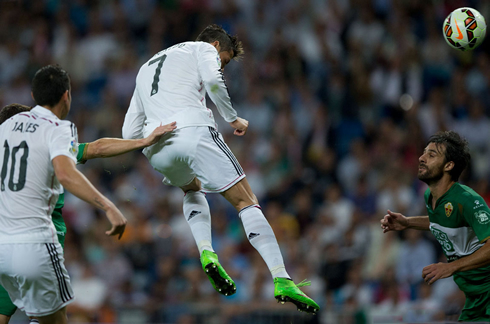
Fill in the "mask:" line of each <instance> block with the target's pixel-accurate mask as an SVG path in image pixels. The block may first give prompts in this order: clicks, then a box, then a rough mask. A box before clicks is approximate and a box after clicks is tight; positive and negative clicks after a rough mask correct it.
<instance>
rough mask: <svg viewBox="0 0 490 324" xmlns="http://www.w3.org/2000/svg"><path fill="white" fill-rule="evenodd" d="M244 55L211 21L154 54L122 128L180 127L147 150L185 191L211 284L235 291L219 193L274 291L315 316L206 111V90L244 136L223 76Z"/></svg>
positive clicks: (130, 134) (138, 131)
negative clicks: (217, 221) (217, 245)
mask: <svg viewBox="0 0 490 324" xmlns="http://www.w3.org/2000/svg"><path fill="white" fill-rule="evenodd" d="M242 54H243V48H242V43H241V42H240V41H239V40H238V39H237V37H236V36H230V35H228V34H227V33H226V31H224V30H223V29H222V28H221V27H219V26H217V25H210V26H208V27H206V28H205V29H204V30H203V31H202V32H201V34H200V35H199V36H198V37H197V40H196V41H195V42H192V41H191V42H184V43H180V44H177V45H174V46H172V47H169V48H167V49H165V50H163V51H161V52H159V53H157V54H155V55H154V56H153V57H152V58H151V59H150V60H149V61H148V62H146V63H145V64H143V66H142V67H141V69H140V70H139V73H138V75H137V77H136V88H135V90H134V93H133V97H132V99H131V103H130V106H129V109H128V112H127V114H126V117H125V120H124V125H123V130H122V133H123V138H128V139H131V138H141V137H143V136H145V135H146V134H149V133H150V132H151V131H152V130H153V129H154V128H155V127H156V126H158V125H159V124H160V123H161V122H163V123H167V122H168V121H176V122H177V129H176V130H175V131H174V132H173V133H172V134H168V135H165V136H164V137H163V138H162V139H161V140H160V142H159V143H157V144H155V145H153V146H151V147H148V148H146V149H145V150H144V151H143V153H144V154H145V156H146V157H147V158H148V160H149V161H150V163H151V165H152V166H153V168H155V170H157V171H159V172H160V173H162V174H163V175H164V177H165V178H164V183H165V184H168V185H173V186H176V187H180V188H181V189H182V190H183V191H184V193H185V194H184V206H183V207H184V208H183V209H184V216H185V218H186V220H187V222H188V224H189V226H190V228H191V230H192V234H193V236H194V239H195V241H196V243H197V247H198V248H199V253H200V255H201V263H202V267H203V269H204V271H205V272H206V274H207V276H208V278H209V280H210V281H211V284H212V285H213V287H214V288H215V289H216V291H218V292H220V293H221V294H223V295H232V294H234V293H235V291H236V287H235V283H234V282H233V280H232V279H231V278H230V276H229V275H228V274H227V273H226V272H225V270H224V269H223V267H222V266H221V265H220V263H219V261H218V256H217V255H216V253H215V252H214V250H213V247H212V244H211V242H212V240H211V215H210V210H209V205H208V202H207V200H206V197H205V194H204V193H205V192H206V193H220V194H221V195H223V197H225V198H226V199H227V200H228V201H229V202H230V203H231V204H232V205H233V206H234V207H235V208H236V210H237V211H238V214H239V217H240V219H241V220H242V223H243V226H244V229H245V232H246V235H247V237H248V239H249V241H250V243H251V244H252V245H253V246H254V248H255V249H256V250H257V251H258V252H259V253H260V255H261V256H262V258H263V259H264V261H265V263H266V264H267V266H268V268H269V270H270V272H271V274H272V277H273V279H274V285H275V289H274V296H275V298H276V299H277V300H278V301H281V302H286V301H289V302H293V303H294V304H295V305H296V306H297V307H298V309H299V310H301V311H306V312H309V313H316V312H317V311H318V309H319V306H318V304H317V303H315V301H313V300H312V299H311V298H309V297H308V296H306V295H305V294H304V293H303V292H302V291H301V290H299V289H298V286H301V285H299V284H298V285H296V284H294V282H293V281H292V280H291V278H290V276H289V274H288V273H287V272H286V268H285V266H284V261H283V258H282V255H281V251H280V250H279V245H278V244H277V240H276V237H275V235H274V232H273V231H272V228H271V226H270V225H269V222H268V221H267V220H266V218H265V217H264V215H263V214H262V210H261V208H260V206H259V203H258V201H257V198H256V197H255V195H254V194H253V192H252V189H251V188H250V185H249V183H248V181H247V179H246V178H245V173H244V172H243V169H242V167H241V166H240V164H239V163H238V161H237V159H236V158H235V156H234V155H233V153H232V152H231V150H230V149H229V148H228V146H227V145H226V144H225V142H224V140H223V137H222V136H221V134H220V133H219V132H218V131H217V130H216V123H215V120H214V117H213V113H212V111H211V110H210V109H208V108H206V99H205V98H206V93H207V94H208V95H209V97H210V98H211V100H212V101H213V102H214V103H215V104H216V107H217V109H218V112H219V113H220V115H221V116H222V117H223V118H224V119H225V120H226V121H227V122H228V123H229V124H230V126H231V127H233V128H234V129H235V131H234V134H235V135H237V136H243V135H245V133H246V132H247V128H248V121H247V120H245V119H242V118H240V117H238V116H237V113H236V111H235V109H233V106H232V104H231V101H230V97H229V94H228V89H227V87H226V84H225V80H224V77H223V69H224V67H225V66H226V65H227V64H228V63H229V62H230V61H231V60H232V59H235V60H238V59H239V58H240V56H241V55H242Z"/></svg>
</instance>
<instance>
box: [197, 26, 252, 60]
mask: <svg viewBox="0 0 490 324" xmlns="http://www.w3.org/2000/svg"><path fill="white" fill-rule="evenodd" d="M196 41H197V42H206V43H212V42H214V41H218V42H219V45H220V47H221V50H222V51H230V50H231V51H233V59H234V60H236V61H238V60H239V59H240V58H241V57H242V55H243V45H242V42H241V41H239V40H238V37H237V36H231V35H230V34H228V33H227V32H226V31H225V30H224V29H223V28H221V27H220V26H218V25H216V24H212V25H209V26H207V27H206V28H204V30H203V31H202V32H201V33H200V34H199V36H197V38H196Z"/></svg>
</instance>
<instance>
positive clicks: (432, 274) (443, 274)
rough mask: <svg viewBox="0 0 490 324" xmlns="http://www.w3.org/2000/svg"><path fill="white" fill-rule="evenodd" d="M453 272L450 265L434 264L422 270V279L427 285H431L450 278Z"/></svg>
mask: <svg viewBox="0 0 490 324" xmlns="http://www.w3.org/2000/svg"><path fill="white" fill-rule="evenodd" d="M454 272H455V270H454V268H453V266H452V265H451V263H442V262H439V263H434V264H430V265H428V266H426V267H425V268H424V269H423V270H422V278H424V281H425V282H427V284H429V285H432V284H433V283H434V282H436V281H437V280H439V279H444V278H447V277H450V276H452V275H453V274H454Z"/></svg>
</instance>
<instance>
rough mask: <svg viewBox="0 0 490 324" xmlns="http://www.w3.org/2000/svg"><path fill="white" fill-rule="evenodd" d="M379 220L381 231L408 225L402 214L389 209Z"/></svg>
mask: <svg viewBox="0 0 490 324" xmlns="http://www.w3.org/2000/svg"><path fill="white" fill-rule="evenodd" d="M380 222H381V228H382V229H383V233H386V232H389V231H401V230H404V229H406V228H407V227H408V219H407V218H406V217H405V216H403V215H402V214H400V213H394V212H392V211H391V210H388V214H386V215H385V216H384V217H383V218H382V219H381V221H380Z"/></svg>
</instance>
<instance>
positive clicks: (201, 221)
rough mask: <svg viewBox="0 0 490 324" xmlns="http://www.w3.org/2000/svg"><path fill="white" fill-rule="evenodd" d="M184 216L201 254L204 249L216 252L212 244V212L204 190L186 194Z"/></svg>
mask: <svg viewBox="0 0 490 324" xmlns="http://www.w3.org/2000/svg"><path fill="white" fill-rule="evenodd" d="M184 217H185V219H186V220H187V223H188V224H189V226H190V227H191V231H192V235H193V236H194V240H196V244H197V248H198V249H199V255H201V254H202V251H203V250H208V251H212V252H214V250H213V247H212V245H211V212H210V211H209V205H208V201H207V200H206V196H205V195H204V193H203V192H201V191H187V193H186V194H185V196H184Z"/></svg>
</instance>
